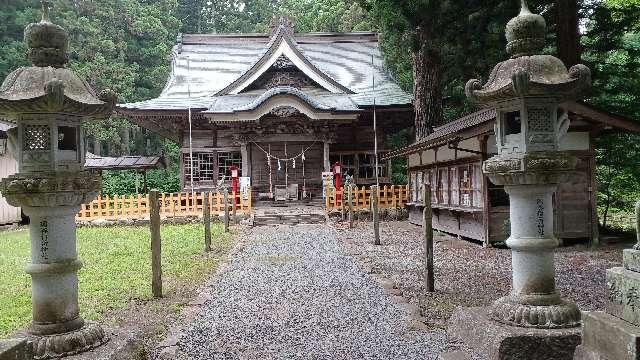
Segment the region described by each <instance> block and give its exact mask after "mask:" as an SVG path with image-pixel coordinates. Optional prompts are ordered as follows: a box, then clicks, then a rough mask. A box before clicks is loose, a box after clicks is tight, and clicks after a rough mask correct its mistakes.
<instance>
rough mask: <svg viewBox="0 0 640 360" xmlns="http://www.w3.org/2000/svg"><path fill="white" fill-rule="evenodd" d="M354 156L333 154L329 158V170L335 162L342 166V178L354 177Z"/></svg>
mask: <svg viewBox="0 0 640 360" xmlns="http://www.w3.org/2000/svg"><path fill="white" fill-rule="evenodd" d="M355 159H356V156H355V155H354V154H335V155H331V156H330V157H329V161H330V163H331V168H333V165H334V164H335V163H336V161H338V162H340V164H342V168H341V171H342V176H347V175H350V176H355V172H356V161H355Z"/></svg>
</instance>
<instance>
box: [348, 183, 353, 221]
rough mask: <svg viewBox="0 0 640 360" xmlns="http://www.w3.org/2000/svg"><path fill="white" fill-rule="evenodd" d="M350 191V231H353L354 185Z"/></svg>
mask: <svg viewBox="0 0 640 360" xmlns="http://www.w3.org/2000/svg"><path fill="white" fill-rule="evenodd" d="M348 191H349V195H348V196H349V199H348V201H349V229H353V185H351V184H350V185H349V186H348Z"/></svg>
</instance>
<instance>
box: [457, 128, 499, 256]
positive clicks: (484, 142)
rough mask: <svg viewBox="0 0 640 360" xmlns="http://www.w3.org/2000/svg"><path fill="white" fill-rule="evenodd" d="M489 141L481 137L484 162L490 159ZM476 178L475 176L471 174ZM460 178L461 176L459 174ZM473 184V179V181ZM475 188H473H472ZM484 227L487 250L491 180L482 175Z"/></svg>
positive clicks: (489, 234)
mask: <svg viewBox="0 0 640 360" xmlns="http://www.w3.org/2000/svg"><path fill="white" fill-rule="evenodd" d="M488 139H489V136H488V135H484V136H482V137H480V151H482V161H483V162H484V161H485V160H487V158H488V157H489V154H488V146H487V141H488ZM471 175H472V176H473V177H474V178H475V177H476V176H475V174H471ZM458 176H460V174H458ZM471 181H472V184H473V179H471ZM472 188H473V187H472ZM481 191H482V192H481V196H482V227H483V229H482V230H483V232H482V233H483V236H484V241H483V242H482V246H483V247H485V248H487V247H491V241H490V239H491V233H490V229H491V202H490V199H489V178H488V177H487V175H485V174H482V190H481Z"/></svg>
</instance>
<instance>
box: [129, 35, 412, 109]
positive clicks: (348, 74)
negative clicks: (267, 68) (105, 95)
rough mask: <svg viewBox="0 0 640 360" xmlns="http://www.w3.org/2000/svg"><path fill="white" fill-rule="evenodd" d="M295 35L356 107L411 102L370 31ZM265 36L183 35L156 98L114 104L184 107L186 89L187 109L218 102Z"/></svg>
mask: <svg viewBox="0 0 640 360" xmlns="http://www.w3.org/2000/svg"><path fill="white" fill-rule="evenodd" d="M331 35H335V36H331ZM294 39H295V40H296V46H297V48H298V50H299V51H300V53H302V54H303V56H304V57H305V58H306V59H307V60H309V62H310V63H312V64H313V65H314V66H315V67H317V68H318V69H319V70H320V71H322V72H323V73H325V74H326V75H328V76H329V77H331V78H332V79H333V80H335V81H336V82H338V83H339V84H340V85H342V86H344V87H346V88H348V89H350V90H352V91H353V92H354V93H355V94H342V95H341V96H342V97H347V98H349V99H351V100H352V101H353V102H354V103H355V104H356V105H358V106H371V105H373V102H374V98H375V102H376V105H380V106H389V105H406V104H410V103H411V101H412V98H411V96H410V95H409V94H407V93H406V92H404V91H403V90H402V89H400V87H399V86H398V85H397V84H396V83H395V81H394V80H393V79H392V78H391V76H390V75H389V73H388V71H387V70H386V68H385V67H384V61H383V58H382V55H381V53H380V50H379V48H378V41H377V36H375V34H370V33H369V34H367V33H353V34H295V35H294ZM269 40H271V38H269V37H267V36H266V35H263V36H259V35H251V34H248V35H246V36H238V35H234V36H229V35H218V36H215V35H185V36H184V37H183V42H182V43H178V45H176V46H175V47H174V49H173V52H172V57H173V60H172V72H171V75H170V77H169V79H168V81H167V84H166V86H165V88H164V90H163V91H162V93H161V94H160V96H159V97H158V98H156V99H151V100H147V101H143V102H138V103H129V104H120V105H119V107H120V108H123V109H136V110H181V109H187V103H188V97H189V93H191V103H192V108H208V107H209V106H210V105H212V104H213V103H214V100H216V101H215V102H216V103H217V102H218V101H217V100H219V99H215V97H214V95H215V93H217V92H218V91H220V90H222V89H224V88H225V87H227V86H228V85H229V84H231V83H233V82H234V81H235V80H236V79H238V78H240V77H241V76H242V75H243V74H244V73H245V72H247V71H248V70H249V69H251V67H252V65H253V64H254V63H255V62H256V61H257V59H259V58H260V57H261V56H262V55H263V54H265V53H266V52H267V50H268V49H269V46H270V43H269ZM187 59H188V64H187ZM372 62H373V63H372ZM374 79H375V88H374V87H373V83H374ZM229 99H230V98H229ZM236 100H239V98H238V99H236Z"/></svg>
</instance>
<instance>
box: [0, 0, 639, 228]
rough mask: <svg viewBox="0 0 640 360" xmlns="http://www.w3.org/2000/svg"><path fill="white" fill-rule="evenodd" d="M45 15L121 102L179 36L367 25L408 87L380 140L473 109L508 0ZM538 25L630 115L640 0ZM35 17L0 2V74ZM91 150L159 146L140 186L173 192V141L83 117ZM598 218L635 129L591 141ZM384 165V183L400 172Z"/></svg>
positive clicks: (131, 7) (235, 2) (193, 6)
mask: <svg viewBox="0 0 640 360" xmlns="http://www.w3.org/2000/svg"><path fill="white" fill-rule="evenodd" d="M51 3H52V8H53V11H52V20H53V21H54V22H56V23H58V24H60V25H62V26H64V27H65V28H66V29H67V30H68V31H69V34H70V37H71V40H70V49H69V52H70V63H69V65H68V66H69V67H70V68H71V69H73V70H74V71H76V72H77V73H78V74H80V76H82V77H84V78H85V79H86V80H87V81H88V82H89V83H90V84H91V85H92V86H93V87H94V88H97V89H103V88H110V89H112V90H114V91H115V92H116V93H117V94H118V95H119V101H120V102H134V101H140V100H145V99H149V98H153V97H156V96H157V95H158V94H159V93H160V91H161V90H162V88H163V86H164V84H165V82H166V79H167V76H168V73H169V59H168V56H169V54H170V51H171V48H172V46H173V45H174V43H175V41H176V36H177V34H178V33H180V32H182V33H239V32H245V33H246V32H267V31H268V29H269V25H270V23H271V20H272V19H273V18H274V16H279V15H287V16H288V17H289V18H290V19H292V20H293V22H294V23H295V26H296V31H298V32H309V31H335V32H349V31H377V32H379V33H380V39H381V48H382V51H383V53H384V56H385V60H386V64H387V67H388V70H389V72H390V73H391V74H392V76H393V77H394V78H395V79H396V80H397V81H398V82H399V84H400V85H401V86H402V88H403V89H405V90H406V91H408V92H410V93H413V95H414V99H415V100H414V103H415V108H416V124H417V126H415V127H412V128H408V129H398V132H397V134H395V135H393V136H390V137H389V139H388V142H389V145H391V146H392V147H398V146H402V145H406V144H408V143H410V142H412V141H414V140H415V138H416V137H417V138H421V137H424V136H426V135H427V134H428V133H430V132H431V131H432V129H433V127H434V126H437V125H441V124H442V123H445V122H447V121H451V120H453V119H455V118H456V117H458V116H460V115H461V114H463V113H466V112H469V111H471V110H473V107H472V105H471V104H469V103H468V102H467V100H466V98H465V96H464V84H465V82H466V81H467V80H468V79H470V78H483V79H486V77H487V76H488V74H489V72H490V70H491V68H492V67H493V65H494V64H495V63H497V62H498V61H501V60H504V59H506V58H507V54H506V53H505V50H504V46H505V39H504V26H505V24H506V22H507V21H508V20H509V19H510V18H512V17H513V16H515V15H516V14H517V12H518V9H519V7H520V1H518V0H212V1H206V0H53V1H52V2H51ZM529 5H530V7H531V8H532V10H533V11H535V12H538V13H540V14H541V15H543V16H544V17H545V19H546V21H547V25H548V27H547V28H548V41H547V44H548V47H547V48H546V49H545V52H547V53H550V54H555V55H558V56H559V57H560V58H561V59H562V60H563V61H565V63H566V64H567V65H568V66H570V65H573V64H575V63H577V62H582V63H584V64H586V65H587V66H589V67H590V68H591V70H592V73H593V79H594V86H593V89H592V90H591V92H590V93H589V94H587V97H586V98H585V99H584V101H586V102H587V103H590V104H592V105H595V106H597V107H599V108H602V109H604V110H606V111H609V112H612V113H616V114H620V115H624V116H627V117H629V118H632V119H635V120H636V121H640V0H549V1H542V0H530V1H529ZM39 17H40V5H39V1H38V0H26V1H23V0H0V79H4V78H5V77H6V76H7V74H8V73H9V72H10V71H12V70H13V69H15V68H16V67H18V66H21V65H26V64H27V62H26V58H25V55H24V54H25V50H26V49H25V45H24V43H23V41H22V38H23V30H24V27H25V26H26V25H27V24H28V23H30V22H33V21H36V20H38V19H39ZM86 130H87V134H88V136H89V138H90V139H91V141H92V142H97V143H99V144H100V148H101V155H122V154H137V155H143V154H159V153H164V154H165V155H166V156H167V157H168V159H169V163H170V166H169V168H168V169H167V170H155V171H151V172H150V174H149V186H150V187H154V188H158V189H160V190H161V191H167V192H172V191H179V190H180V189H179V187H180V181H179V177H178V163H179V161H178V145H177V144H175V143H173V142H171V141H169V140H166V139H163V138H160V137H159V136H157V135H155V134H153V133H150V132H148V131H146V130H145V129H142V128H139V127H137V126H135V125H133V124H131V123H129V122H128V121H127V120H125V119H123V118H122V117H120V116H117V115H114V116H113V117H111V118H110V119H108V120H105V121H102V122H95V123H91V124H89V125H87V128H86ZM596 156H597V164H598V167H597V180H598V203H599V208H600V209H601V221H603V222H604V223H605V225H606V222H607V217H608V215H609V213H612V212H613V213H618V212H628V211H630V209H631V208H632V206H633V205H632V204H633V202H634V201H635V200H636V199H638V198H640V136H639V135H638V134H608V135H605V136H603V137H602V138H601V139H599V141H598V144H597V148H596ZM405 174H406V163H405V162H404V161H402V160H401V161H396V162H395V163H394V181H395V182H396V183H402V182H405V181H406V175H405ZM138 182H139V179H138V177H137V175H136V174H135V173H134V172H106V173H105V177H104V186H103V193H105V194H118V195H122V194H130V193H134V192H136V189H137V187H138V186H136V183H138Z"/></svg>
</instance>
